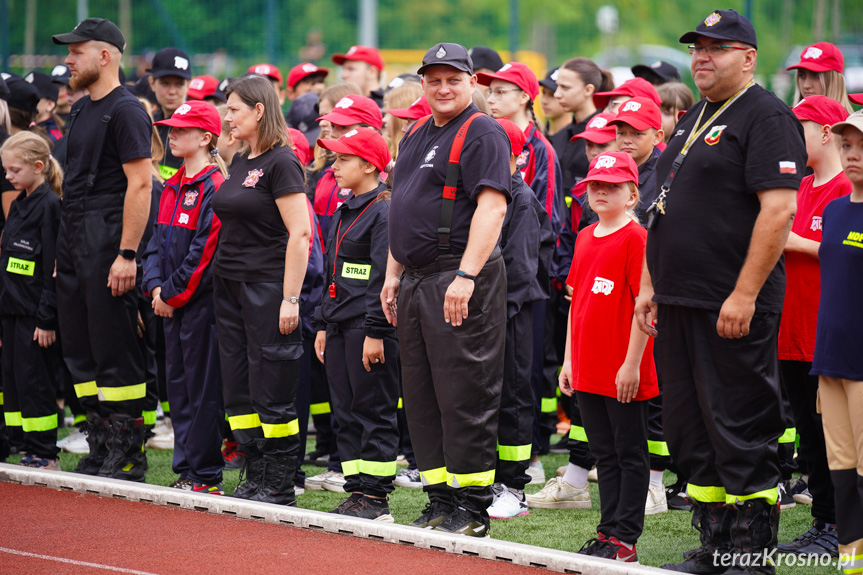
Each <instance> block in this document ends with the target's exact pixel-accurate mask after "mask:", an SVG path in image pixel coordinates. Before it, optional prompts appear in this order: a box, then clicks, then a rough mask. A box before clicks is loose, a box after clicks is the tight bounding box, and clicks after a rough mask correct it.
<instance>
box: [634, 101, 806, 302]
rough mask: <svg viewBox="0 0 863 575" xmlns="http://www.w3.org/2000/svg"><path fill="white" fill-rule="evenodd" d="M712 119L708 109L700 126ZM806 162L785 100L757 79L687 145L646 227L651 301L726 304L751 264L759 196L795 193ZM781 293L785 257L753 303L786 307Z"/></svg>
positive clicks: (690, 123)
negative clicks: (661, 210)
mask: <svg viewBox="0 0 863 575" xmlns="http://www.w3.org/2000/svg"><path fill="white" fill-rule="evenodd" d="M705 102H706V101H705V100H702V101H701V102H699V103H698V104H696V105H695V106H693V107H692V109H690V110H689V112H687V114H686V115H685V116H684V117H683V118H682V119H681V120H680V123H678V124H677V127H676V129H675V135H674V137H672V138H671V141H669V142H668V148H667V149H666V151H665V152H663V153H662V155H661V156H660V157H659V162H658V164H657V169H656V181H657V183H661V182H664V181H665V179H666V177H667V175H668V172H669V171H670V170H671V164H672V162H673V161H674V159H675V158H676V157H677V156H678V154H679V152H680V150H681V149H682V148H683V145H684V143H685V141H686V139H687V137H688V136H689V135H690V133H692V130H693V129H694V125H695V122H696V120H697V118H698V115H699V112H700V111H701V109H702V107H703V106H704V105H705ZM719 104H721V103H718V104H717V105H715V106H712V107H713V108H718V105H719ZM711 115H712V114H711V110H710V109H708V110H705V112H704V115H703V117H702V120H701V122H702V124H704V123H707V121H708V119H709V118H710V116H711ZM805 168H806V147H805V144H804V140H803V128H802V126H801V125H800V122H798V121H797V119H796V118H795V117H794V114H793V113H792V112H791V110H790V108H789V107H788V106H787V105H786V104H785V103H783V102H782V101H780V100H779V99H778V98H777V97H776V96H774V95H773V94H772V93H770V92H768V91H766V90H765V89H764V88H762V87H761V86H758V85H753V86H752V87H751V88H749V90H748V91H747V92H746V93H745V94H743V95H742V96H741V97H740V99H739V100H737V101H736V102H735V103H734V104H732V105H731V106H730V107H729V108H726V109H725V111H724V112H723V113H722V114H721V115H720V116H719V117H718V118H717V119H716V120H714V121H713V122H711V123H710V125H709V126H708V127H707V129H706V130H705V131H704V133H702V134H701V135H700V136H699V137H698V138H697V139H696V140H695V142H694V143H693V144H692V147H691V148H689V152H688V154H687V157H686V160H685V161H684V162H683V166H682V167H681V168H680V170H679V171H678V173H677V175H676V176H675V178H674V181H673V183H672V186H671V190H670V191H669V192H668V197H667V200H666V207H665V212H666V213H665V215H660V216H658V219H657V222H656V224H655V225H654V227H653V228H652V229H650V231H649V233H648V239H647V265H648V268H649V269H650V274H651V277H652V279H653V286H654V290H655V292H656V295H655V297H654V301H657V302H659V303H664V304H671V305H682V306H688V307H696V308H702V309H712V310H719V309H720V308H721V307H722V303H723V302H724V301H725V300H726V299H727V298H728V296H729V295H730V294H731V292H732V291H733V290H734V286H735V284H736V283H737V278H738V276H739V275H740V270H741V268H742V267H743V263H744V261H745V260H746V254H747V252H748V249H749V244H750V240H751V236H752V230H753V227H754V225H755V220H756V218H757V217H758V214H759V212H760V211H761V203H760V202H759V200H758V196H757V194H756V192H760V191H762V190H768V189H771V188H791V189H794V190H796V189H797V188H799V187H800V181H801V180H802V178H803V172H804V170H805ZM784 294H785V266H784V260H783V259H781V258H780V260H779V263H778V264H777V265H776V267H775V268H774V269H773V271H772V272H771V273H770V275H769V277H768V278H767V281H766V282H765V283H764V286H763V287H762V289H761V292H760V293H759V294H758V299H757V300H756V309H757V310H758V311H762V312H775V313H781V312H782V301H783V299H784Z"/></svg>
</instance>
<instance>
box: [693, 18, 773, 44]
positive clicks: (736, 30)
mask: <svg viewBox="0 0 863 575" xmlns="http://www.w3.org/2000/svg"><path fill="white" fill-rule="evenodd" d="M699 36H706V37H707V38H716V39H717V40H732V41H734V42H743V43H744V44H749V45H751V46H753V47H754V48H758V40H757V39H756V38H755V27H754V26H753V25H752V22H750V21H749V19H748V18H746V17H745V16H743V15H742V14H740V13H739V12H737V10H714V11H713V12H711V13H710V15H709V16H707V18H705V19H704V20H702V21H701V22H699V24H698V26H696V27H695V30H694V31H692V32H687V33H686V34H684V35H683V36H681V37H680V43H681V44H689V43H691V42H695V40H696V39H697V38H698V37H699Z"/></svg>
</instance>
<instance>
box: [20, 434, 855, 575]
mask: <svg viewBox="0 0 863 575" xmlns="http://www.w3.org/2000/svg"><path fill="white" fill-rule="evenodd" d="M68 433H69V431H68V429H61V430H60V432H59V437H60V438H63V437H65V436H66V435H67V434H68ZM311 448H312V445H311V444H310V445H309V450H311ZM172 454H173V452H172V451H156V450H148V452H147V456H148V462H149V472H148V473H147V482H148V483H152V484H154V485H165V486H167V485H170V484H171V483H172V482H173V481H174V480H176V479H177V476H176V475H174V473H173V472H172V471H171V457H172ZM80 458H81V456H79V455H72V454H69V453H63V454H61V456H60V463H61V466H62V468H63V470H64V471H72V470H74V468H75V465H76V464H77V462H78V460H79V459H80ZM541 460H542V462H543V466H544V467H545V473H546V476H547V477H548V478H551V477H552V476H553V474H554V472H555V470H556V469H557V468H558V467H559V466H561V465H566V463H567V456H566V455H555V454H551V455H547V456H543V457H541ZM17 461H18V457H15V456H13V457H10V458H9V462H10V463H16V462H17ZM303 469H304V470H305V471H306V474H307V476H312V475H315V474H317V473H320V472H322V471H325V470H324V469H322V468H320V467H315V466H312V465H307V466H304V467H303ZM238 479H239V471H236V470H234V471H226V472H225V474H224V486H225V490H226V491H227V492H228V493H231V492H233V490H234V488H236V486H237V481H238ZM674 480H675V477H674V475H673V474H671V473H666V477H665V483H666V484H671V483H673V482H674ZM540 488H541V486H540V485H529V486H528V488H527V491H528V492H529V493H534V492H536V491H539V489H540ZM343 497H344V495H343V494H340V493H331V492H329V491H306V492H305V494H303V495H299V496H297V503H298V505H299V506H300V507H302V508H305V509H315V510H318V511H330V510H332V509H333V508H335V507H336V506H337V505H338V503H339V502H340V501H341V499H342V498H343ZM591 498H592V500H593V509H590V510H553V509H531V511H530V514H529V515H526V516H523V517H518V518H515V519H509V520H496V519H493V520H492V523H491V536H492V537H493V538H495V539H501V540H506V541H513V542H518V543H524V544H527V545H536V546H539V547H548V548H551V549H560V550H563V551H570V552H575V551H578V549H579V548H580V547H581V545H582V544H583V543H584V542H585V541H587V540H588V539H590V538H592V537H594V536H595V534H596V531H595V530H596V525H597V524H598V523H599V493H598V490H597V486H596V484H591ZM426 502H427V499H426V497H425V496H424V494H423V492H422V490H420V489H406V488H399V487H397V488H396V490H395V492H393V493H392V495H390V509H391V512H392V514H393V516H394V517H395V520H396V522H397V523H410V522H411V521H413V520H414V519H416V517H417V516H419V514H420V513H421V511H422V508H423V506H424V505H425V503H426ZM690 519H691V514H690V513H684V512H681V511H669V512H668V513H663V514H660V515H654V516H650V517H646V518H645V525H644V533H643V535H642V536H641V539H639V541H638V558H639V561H640V562H641V563H642V564H644V565H651V566H660V565H662V564H664V563H669V562H677V561H680V560H682V553H683V552H684V551H686V550H688V549H692V548H694V547H697V546H698V533H697V531H695V529H694V528H693V527H691V526H690ZM811 522H812V517H811V516H810V507H808V506H805V505H798V506H797V507H796V508H794V509H790V510H787V511H783V512H782V516H781V520H780V526H779V541H780V542H786V541H790V540H791V539H793V538H794V537H796V536H797V535H799V534H800V533H803V532H804V531H806V530H807V529H809V527H810V526H811ZM777 557H778V559H779V563H778V565H777V570H776V572H777V573H778V574H779V575H785V574H789V575H798V574H799V575H827V574H835V573H839V572H840V571H838V570H837V567H836V563H835V562H834V563H833V564H832V565H829V566H817V565H810V566H800V565H797V566H789V565H788V564H787V563H786V562H785V561H784V560H783V557H782V556H777Z"/></svg>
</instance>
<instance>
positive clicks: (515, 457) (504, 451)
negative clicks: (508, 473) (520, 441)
mask: <svg viewBox="0 0 863 575" xmlns="http://www.w3.org/2000/svg"><path fill="white" fill-rule="evenodd" d="M530 447H531V445H530V444H529V443H528V444H527V445H500V444H498V446H497V456H498V458H500V460H501V461H524V460H525V459H530Z"/></svg>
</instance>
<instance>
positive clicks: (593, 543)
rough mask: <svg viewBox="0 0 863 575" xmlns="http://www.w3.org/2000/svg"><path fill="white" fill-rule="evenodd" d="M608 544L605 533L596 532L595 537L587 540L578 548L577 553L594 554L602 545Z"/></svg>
mask: <svg viewBox="0 0 863 575" xmlns="http://www.w3.org/2000/svg"><path fill="white" fill-rule="evenodd" d="M606 545H608V537H606V536H605V533H597V534H596V537H594V538H593V539H590V540H589V541H587V542H586V543H585V544H584V545H582V546H581V549H579V550H578V554H579V555H596V554H597V552H599V551H600V550H601V549H602V548H603V547H605V546H606Z"/></svg>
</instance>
